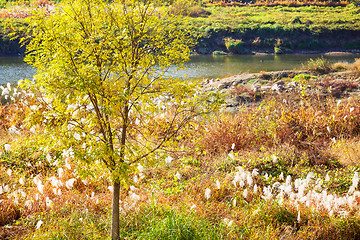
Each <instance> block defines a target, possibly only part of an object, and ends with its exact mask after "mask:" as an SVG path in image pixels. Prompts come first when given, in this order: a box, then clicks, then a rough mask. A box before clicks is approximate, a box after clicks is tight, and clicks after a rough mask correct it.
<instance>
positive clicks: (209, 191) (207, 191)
mask: <svg viewBox="0 0 360 240" xmlns="http://www.w3.org/2000/svg"><path fill="white" fill-rule="evenodd" d="M210 195H211V190H210V188H206V189H205V195H204V196H205V198H206V199H207V200H209V198H210Z"/></svg>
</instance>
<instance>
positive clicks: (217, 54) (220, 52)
mask: <svg viewBox="0 0 360 240" xmlns="http://www.w3.org/2000/svg"><path fill="white" fill-rule="evenodd" d="M212 55H214V56H219V55H227V53H226V52H223V51H214V52H213V53H212Z"/></svg>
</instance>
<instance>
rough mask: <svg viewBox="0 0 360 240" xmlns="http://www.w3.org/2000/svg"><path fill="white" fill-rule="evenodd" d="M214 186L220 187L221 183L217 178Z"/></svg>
mask: <svg viewBox="0 0 360 240" xmlns="http://www.w3.org/2000/svg"><path fill="white" fill-rule="evenodd" d="M215 184H216V188H217V189H220V188H221V184H220V181H219V180H216V183H215Z"/></svg>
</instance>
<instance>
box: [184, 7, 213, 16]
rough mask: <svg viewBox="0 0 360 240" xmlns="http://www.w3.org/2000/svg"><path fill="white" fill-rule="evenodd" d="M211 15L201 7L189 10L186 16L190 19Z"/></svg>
mask: <svg viewBox="0 0 360 240" xmlns="http://www.w3.org/2000/svg"><path fill="white" fill-rule="evenodd" d="M210 14H211V13H210V12H209V11H206V10H205V9H204V8H202V7H200V6H193V7H190V8H188V9H187V11H186V15H187V16H190V17H207V16H209V15H210Z"/></svg>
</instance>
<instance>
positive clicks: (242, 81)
mask: <svg viewBox="0 0 360 240" xmlns="http://www.w3.org/2000/svg"><path fill="white" fill-rule="evenodd" d="M243 83H244V80H238V81H234V82H233V83H232V86H237V85H240V84H243Z"/></svg>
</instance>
